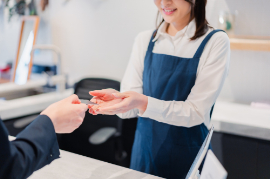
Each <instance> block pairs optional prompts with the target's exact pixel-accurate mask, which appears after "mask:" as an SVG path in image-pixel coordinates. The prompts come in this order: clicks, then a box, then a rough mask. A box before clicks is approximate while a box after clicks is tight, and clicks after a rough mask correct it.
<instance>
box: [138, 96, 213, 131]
mask: <svg viewBox="0 0 270 179" xmlns="http://www.w3.org/2000/svg"><path fill="white" fill-rule="evenodd" d="M209 113H210V111H209ZM140 116H141V117H146V118H150V119H153V120H156V121H159V122H163V123H167V124H170V125H175V126H184V127H192V126H196V125H199V124H202V123H203V122H204V121H205V119H206V118H207V112H206V113H204V112H202V111H200V110H199V109H198V108H197V107H196V106H195V105H193V104H191V103H189V102H184V101H163V100H159V99H155V98H152V97H148V105H147V109H146V111H145V112H144V113H143V114H142V115H140Z"/></svg>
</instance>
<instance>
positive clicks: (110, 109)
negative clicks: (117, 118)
mask: <svg viewBox="0 0 270 179" xmlns="http://www.w3.org/2000/svg"><path fill="white" fill-rule="evenodd" d="M126 106H127V104H126V102H124V101H122V102H120V103H117V104H114V105H112V106H108V107H100V108H98V109H97V110H96V112H97V113H108V112H113V111H118V110H120V109H122V110H123V109H125V108H126Z"/></svg>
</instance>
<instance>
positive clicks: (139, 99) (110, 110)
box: [94, 91, 148, 115]
mask: <svg viewBox="0 0 270 179" xmlns="http://www.w3.org/2000/svg"><path fill="white" fill-rule="evenodd" d="M112 95H113V96H114V98H115V99H113V100H111V101H114V100H117V99H118V100H119V101H118V102H117V103H116V102H115V103H114V104H112V103H109V102H111V101H109V102H108V101H103V102H102V103H101V104H100V105H99V106H98V108H97V109H96V110H94V112H95V113H96V114H109V115H114V114H119V113H125V112H127V111H129V110H132V109H134V108H137V109H139V113H140V114H143V113H144V112H145V110H146V108H147V104H148V98H147V96H145V95H143V94H140V93H137V92H134V91H128V92H124V93H112ZM120 100H121V101H120Z"/></svg>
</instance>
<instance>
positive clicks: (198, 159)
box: [186, 126, 214, 179]
mask: <svg viewBox="0 0 270 179" xmlns="http://www.w3.org/2000/svg"><path fill="white" fill-rule="evenodd" d="M213 131H214V126H212V127H211V129H210V130H209V133H208V134H207V136H206V138H205V140H204V142H203V144H202V146H201V148H200V150H199V152H198V154H197V156H196V158H195V160H194V161H193V163H192V165H191V167H190V169H189V171H188V174H187V176H186V179H194V178H196V174H197V171H198V169H199V167H200V165H201V163H202V161H203V159H204V157H205V154H206V152H207V151H208V148H209V145H210V141H211V138H212V135H213Z"/></svg>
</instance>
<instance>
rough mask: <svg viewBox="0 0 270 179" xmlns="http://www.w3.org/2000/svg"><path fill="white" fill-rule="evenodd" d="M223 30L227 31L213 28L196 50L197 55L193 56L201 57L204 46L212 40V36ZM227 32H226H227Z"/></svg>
mask: <svg viewBox="0 0 270 179" xmlns="http://www.w3.org/2000/svg"><path fill="white" fill-rule="evenodd" d="M219 31H222V32H225V31H223V30H220V29H217V30H213V31H212V32H210V33H209V34H208V35H207V36H206V37H205V38H204V40H203V41H202V43H201V45H200V46H199V48H198V50H197V51H196V53H195V55H194V57H193V58H201V55H202V53H203V50H204V47H205V45H206V44H207V42H208V41H209V40H210V38H211V37H212V36H213V35H214V34H215V33H217V32H219ZM225 33H226V32H225Z"/></svg>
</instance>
